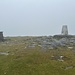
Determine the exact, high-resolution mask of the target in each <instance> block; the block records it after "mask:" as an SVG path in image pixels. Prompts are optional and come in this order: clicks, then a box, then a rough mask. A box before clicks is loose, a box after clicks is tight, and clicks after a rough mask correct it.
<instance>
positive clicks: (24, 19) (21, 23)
mask: <svg viewBox="0 0 75 75" xmlns="http://www.w3.org/2000/svg"><path fill="white" fill-rule="evenodd" d="M64 24H66V25H68V28H69V33H70V34H75V33H74V32H75V0H0V31H4V35H5V36H11V35H12V36H15V35H16V36H20V35H26V36H27V35H54V34H60V32H61V27H62V25H64Z"/></svg>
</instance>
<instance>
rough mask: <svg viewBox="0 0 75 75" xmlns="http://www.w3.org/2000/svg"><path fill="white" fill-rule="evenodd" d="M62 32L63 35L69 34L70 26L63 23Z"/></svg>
mask: <svg viewBox="0 0 75 75" xmlns="http://www.w3.org/2000/svg"><path fill="white" fill-rule="evenodd" d="M61 34H62V35H68V28H67V25H63V27H62V32H61Z"/></svg>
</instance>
